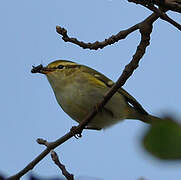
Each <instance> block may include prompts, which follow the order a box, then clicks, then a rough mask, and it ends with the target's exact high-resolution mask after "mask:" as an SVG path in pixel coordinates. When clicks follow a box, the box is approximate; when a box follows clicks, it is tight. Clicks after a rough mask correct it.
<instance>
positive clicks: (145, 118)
mask: <svg viewBox="0 0 181 180" xmlns="http://www.w3.org/2000/svg"><path fill="white" fill-rule="evenodd" d="M127 119H137V120H140V121H142V122H145V123H148V124H152V123H154V122H158V121H161V120H162V119H161V118H159V117H156V116H153V115H150V114H142V113H140V112H138V111H137V110H136V109H135V108H133V107H130V109H129V112H128V117H127Z"/></svg>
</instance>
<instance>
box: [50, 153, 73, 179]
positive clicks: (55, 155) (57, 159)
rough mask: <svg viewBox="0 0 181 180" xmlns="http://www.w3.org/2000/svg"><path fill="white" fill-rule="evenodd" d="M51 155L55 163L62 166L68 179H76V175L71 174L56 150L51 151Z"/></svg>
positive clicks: (61, 168)
mask: <svg viewBox="0 0 181 180" xmlns="http://www.w3.org/2000/svg"><path fill="white" fill-rule="evenodd" d="M51 157H52V160H53V161H54V163H55V164H56V165H57V166H58V167H59V168H60V170H61V171H62V174H63V175H64V176H65V177H66V178H67V180H74V175H73V174H70V173H69V172H68V171H67V170H66V168H65V166H64V165H63V164H62V163H61V162H60V161H59V158H58V155H57V153H56V152H55V151H51Z"/></svg>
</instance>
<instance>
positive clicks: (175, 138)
mask: <svg viewBox="0 0 181 180" xmlns="http://www.w3.org/2000/svg"><path fill="white" fill-rule="evenodd" d="M142 143H143V146H144V148H145V149H146V150H147V151H148V152H149V153H151V154H152V155H153V156H155V157H157V158H159V159H162V160H178V159H181V125H180V124H179V123H178V122H176V121H175V120H174V119H173V118H170V117H167V118H163V120H161V121H158V122H155V123H153V124H152V125H151V126H150V128H149V129H148V130H147V131H146V132H145V134H144V137H143V141H142Z"/></svg>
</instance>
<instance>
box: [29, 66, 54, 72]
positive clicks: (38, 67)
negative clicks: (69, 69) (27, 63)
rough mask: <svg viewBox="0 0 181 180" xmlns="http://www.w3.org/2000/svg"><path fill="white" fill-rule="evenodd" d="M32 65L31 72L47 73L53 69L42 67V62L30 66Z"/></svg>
mask: <svg viewBox="0 0 181 180" xmlns="http://www.w3.org/2000/svg"><path fill="white" fill-rule="evenodd" d="M32 67H33V68H32V70H31V72H32V73H41V74H48V73H50V72H52V71H54V70H55V69H53V68H48V67H43V65H42V64H40V65H38V66H32Z"/></svg>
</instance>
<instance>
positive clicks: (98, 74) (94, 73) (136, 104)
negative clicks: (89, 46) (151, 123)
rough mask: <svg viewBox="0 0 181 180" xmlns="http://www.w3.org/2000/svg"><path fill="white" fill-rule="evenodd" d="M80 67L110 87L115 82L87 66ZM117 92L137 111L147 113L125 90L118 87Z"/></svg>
mask: <svg viewBox="0 0 181 180" xmlns="http://www.w3.org/2000/svg"><path fill="white" fill-rule="evenodd" d="M81 68H82V71H83V72H85V73H89V74H92V75H93V76H94V77H95V78H97V79H98V80H100V81H102V82H104V83H105V84H106V85H107V86H108V87H112V86H113V85H114V84H115V83H114V82H113V81H112V80H110V79H109V78H107V77H106V76H104V75H103V74H101V73H100V72H98V71H96V70H94V69H91V68H88V67H87V66H81ZM118 93H120V94H121V95H123V96H124V98H125V99H126V101H127V102H129V103H130V104H131V105H132V106H133V107H134V108H135V109H136V110H137V111H138V112H139V113H141V114H144V115H148V113H147V112H146V111H145V110H144V108H143V107H142V106H141V104H140V103H139V102H138V101H137V100H136V99H135V98H134V97H133V96H131V95H130V94H129V93H128V92H127V91H126V90H124V89H123V88H119V89H118Z"/></svg>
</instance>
